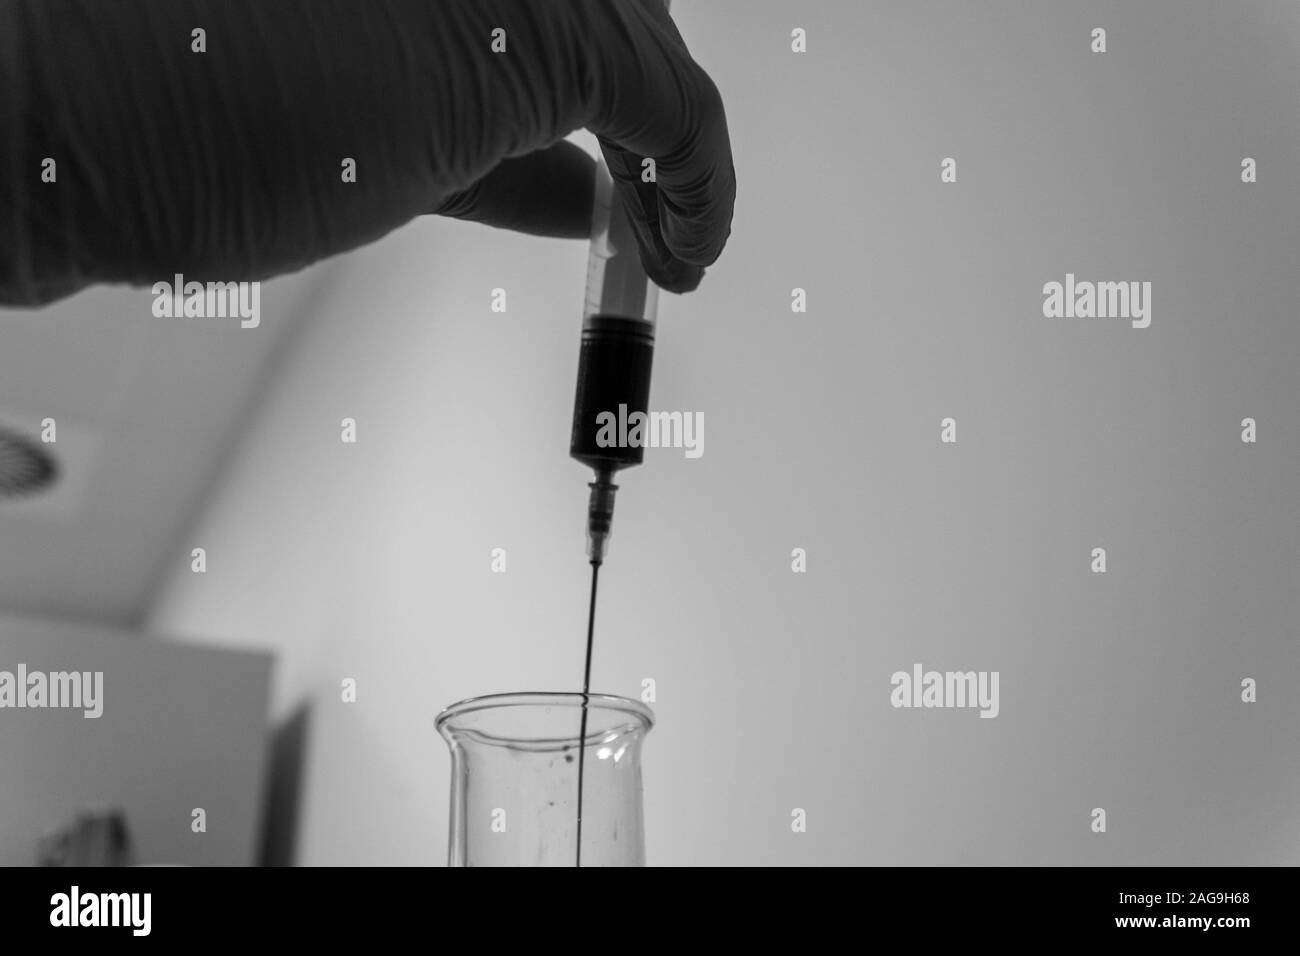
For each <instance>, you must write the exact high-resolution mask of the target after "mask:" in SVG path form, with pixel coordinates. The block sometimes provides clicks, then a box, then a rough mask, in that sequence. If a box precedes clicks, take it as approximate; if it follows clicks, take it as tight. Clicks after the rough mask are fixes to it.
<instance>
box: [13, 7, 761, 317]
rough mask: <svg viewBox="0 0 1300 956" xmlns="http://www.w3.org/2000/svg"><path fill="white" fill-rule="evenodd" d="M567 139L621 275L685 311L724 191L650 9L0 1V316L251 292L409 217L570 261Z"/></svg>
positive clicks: (718, 108)
mask: <svg viewBox="0 0 1300 956" xmlns="http://www.w3.org/2000/svg"><path fill="white" fill-rule="evenodd" d="M196 29H202V30H203V31H205V36H204V41H205V43H206V52H194V44H195V42H196V41H195V39H194V36H193V33H192V31H194V30H196ZM498 29H499V30H503V31H505V32H504V35H503V37H504V46H505V49H504V51H503V52H494V50H493V41H494V35H495V36H496V37H498V38H500V37H502V34H494V31H497V30H498ZM498 46H499V42H498ZM584 127H585V128H587V129H590V130H591V131H592V132H594V133H595V134H596V135H597V137H598V138H599V141H600V143H601V148H602V150H603V151H604V154H605V157H606V162H607V163H608V165H609V167H610V171H611V174H612V175H613V176H614V178H615V180H616V182H617V183H618V188H619V190H620V192H621V193H622V195H623V198H624V201H625V202H627V203H628V206H627V208H628V210H629V213H630V214H631V215H632V217H633V220H634V222H635V223H636V226H637V230H638V237H639V239H640V241H641V244H642V250H641V253H642V262H643V264H644V265H645V267H646V271H647V273H648V274H649V275H650V277H651V278H652V279H653V280H654V281H655V282H656V283H658V284H659V285H661V286H662V287H663V288H665V289H668V290H670V291H676V292H684V291H689V290H691V289H694V288H695V287H696V286H697V285H698V284H699V281H700V278H701V276H702V275H703V269H704V267H706V266H708V265H710V264H712V263H713V262H714V261H715V260H716V259H717V257H718V255H719V254H720V253H721V251H722V248H723V245H724V244H725V242H726V240H727V237H728V235H729V234H730V230H731V215H732V206H733V202H734V198H735V174H734V170H733V168H732V162H731V150H730V143H729V139H728V135H727V128H726V118H725V114H724V111H723V107H722V102H721V98H720V96H719V94H718V91H717V88H716V87H715V85H714V84H713V82H712V81H711V80H710V79H709V77H708V76H707V75H706V74H705V73H704V71H703V70H702V69H701V68H700V67H699V66H698V65H696V64H695V62H694V61H693V60H692V59H691V58H690V55H689V54H688V53H687V50H686V47H685V45H684V43H683V42H682V39H681V36H680V34H679V33H678V32H677V29H676V27H675V26H674V25H673V23H672V21H671V19H669V17H668V15H667V13H666V12H664V10H663V7H662V4H661V3H660V2H659V0H272V2H268V0H210V2H203V0H113V2H112V3H106V2H104V0H0V302H3V303H9V304H38V303H42V302H47V301H51V300H53V299H56V298H60V297H62V296H65V295H68V294H71V293H72V292H75V291H77V290H78V289H80V288H83V287H84V286H86V285H89V284H92V283H96V282H128V283H136V284H151V283H153V282H156V281H159V280H166V279H169V278H170V277H171V276H172V274H174V273H177V272H180V273H184V275H185V277H186V279H187V280H194V281H200V282H205V281H245V280H254V279H260V278H266V277H269V276H272V275H276V274H280V273H284V272H290V271H293V270H296V269H300V268H302V267H303V266H306V265H308V264H309V263H312V262H314V261H316V260H318V259H322V258H324V257H326V256H330V255H334V254H336V253H340V252H344V251H346V250H349V249H353V248H356V247H358V246H361V245H364V244H365V243H368V242H371V241H373V240H375V239H377V238H379V237H380V236H382V235H384V234H385V233H387V232H389V231H391V230H392V229H394V228H396V227H398V226H400V225H402V224H404V223H406V222H408V221H409V220H410V219H412V218H414V217H415V216H417V215H420V214H422V213H427V212H439V213H442V214H445V215H452V216H457V217H460V218H464V219H472V220H476V221H479V222H485V223H488V224H491V225H495V226H503V227H506V228H511V229H516V230H520V231H524V232H530V233H536V234H541V235H554V236H568V237H585V236H586V235H587V231H588V226H589V220H590V211H591V186H592V168H593V164H592V162H591V161H590V159H589V157H587V155H586V154H585V153H584V152H583V151H582V150H580V149H578V148H577V147H576V146H573V145H571V144H568V143H565V142H562V140H563V137H564V136H565V135H567V134H568V133H569V132H571V131H572V130H575V129H579V128H584ZM47 157H48V158H50V159H53V160H54V161H55V163H56V166H55V174H56V179H55V181H54V182H43V181H42V173H43V170H45V169H47V168H48V167H43V163H44V161H45V159H46V158H47ZM643 157H652V158H653V159H654V160H655V164H656V175H657V180H658V182H657V184H653V183H652V184H648V185H647V184H642V183H641V182H640V173H641V160H642V158H643ZM346 159H352V160H355V163H356V181H355V182H344V181H343V176H342V172H343V164H344V161H345V160H346Z"/></svg>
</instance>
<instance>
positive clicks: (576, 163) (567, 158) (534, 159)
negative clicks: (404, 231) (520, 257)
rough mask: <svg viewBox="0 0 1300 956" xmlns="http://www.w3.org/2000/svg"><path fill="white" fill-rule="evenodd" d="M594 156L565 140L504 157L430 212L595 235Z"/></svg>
mask: <svg viewBox="0 0 1300 956" xmlns="http://www.w3.org/2000/svg"><path fill="white" fill-rule="evenodd" d="M594 175H595V162H594V161H593V160H592V158H591V156H589V155H588V154H587V152H586V151H585V150H583V149H582V148H581V147H579V146H575V145H574V144H573V143H570V142H568V141H565V140H561V141H560V142H558V143H555V144H554V145H552V146H549V147H547V148H546V149H541V150H538V151H537V152H534V153H528V154H527V155H524V156H517V157H513V158H510V159H503V160H502V161H501V162H500V163H498V164H497V165H496V167H495V168H493V170H492V171H491V172H490V173H488V174H487V175H486V176H484V177H483V178H482V179H480V180H478V182H476V183H474V184H473V185H471V186H469V187H468V188H466V189H463V190H460V191H459V192H456V193H453V194H452V195H451V196H448V197H447V198H446V199H445V200H443V202H442V203H441V204H439V206H438V207H437V208H436V209H433V210H431V212H433V213H436V214H438V215H441V216H451V217H453V218H455V219H467V220H470V221H472V222H480V223H483V224H484V225H487V226H496V227H498V228H500V229H511V230H513V231H515V232H524V233H528V234H529V235H533V236H550V237H552V238H557V239H586V238H587V237H588V236H590V235H591V203H592V183H593V177H594Z"/></svg>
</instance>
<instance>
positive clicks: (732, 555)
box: [151, 0, 1300, 864]
mask: <svg viewBox="0 0 1300 956" xmlns="http://www.w3.org/2000/svg"><path fill="white" fill-rule="evenodd" d="M1171 9H1173V6H1172V5H1169V6H1162V5H1160V4H1153V5H1138V7H1134V6H1132V5H1127V4H1118V5H1109V6H1103V7H1097V8H1096V9H1090V10H1089V11H1088V14H1087V15H1086V16H1085V15H1083V13H1082V12H1080V13H1078V14H1076V13H1074V12H1072V10H1073V8H1071V7H1068V6H1067V5H1051V4H1044V5H1041V6H1037V7H1030V6H1027V5H1024V4H1000V5H999V4H994V5H991V6H990V5H981V6H980V8H979V10H978V11H976V10H975V8H973V7H971V6H970V5H968V4H962V3H950V4H903V3H893V4H874V5H872V4H859V3H849V2H840V3H825V4H820V3H819V4H815V5H812V4H810V5H805V6H796V7H790V6H789V5H786V4H777V3H768V4H757V3H751V2H744V3H742V2H739V0H732V2H722V0H709V2H708V3H703V2H701V3H686V2H683V3H681V4H678V5H677V10H676V11H675V12H676V13H677V16H678V19H679V22H680V24H681V26H682V31H683V33H684V34H685V35H686V36H687V37H688V38H690V42H691V45H692V49H693V51H694V52H695V54H696V55H697V56H698V57H699V58H700V59H701V60H702V62H704V63H705V64H706V65H708V66H709V67H710V68H711V70H712V72H713V73H714V75H715V77H716V78H717V80H718V82H719V85H720V87H721V88H722V91H723V94H724V97H725V99H726V101H727V104H728V110H729V116H730V120H731V125H732V131H733V139H734V143H735V147H736V154H737V170H738V175H739V189H740V192H739V207H738V210H737V217H736V223H735V231H734V235H733V239H732V242H731V245H730V247H729V249H728V251H727V253H726V255H725V257H724V259H723V261H722V262H721V263H720V264H719V266H718V267H717V268H716V269H714V270H712V271H711V274H710V275H709V276H708V277H706V279H705V282H704V285H703V287H702V289H701V290H700V291H699V292H698V293H696V294H694V295H692V296H690V297H687V298H682V299H675V298H673V297H671V296H666V297H664V300H663V302H662V305H661V316H660V343H659V347H658V354H657V357H656V369H655V381H654V389H653V393H652V398H651V401H652V405H653V406H654V407H655V408H660V409H669V410H672V409H680V410H697V411H702V412H704V414H705V418H706V432H705V454H704V456H703V458H701V459H699V460H697V461H687V460H684V459H683V458H682V457H681V456H680V455H679V454H674V453H671V452H663V453H658V454H655V453H651V454H650V455H649V461H648V462H647V464H646V465H645V466H644V467H642V468H641V469H640V470H638V471H637V472H635V473H632V474H629V475H628V476H627V478H626V480H625V481H624V482H623V490H622V491H621V492H620V498H619V504H618V513H617V517H616V524H615V535H614V541H613V551H612V555H611V558H610V561H609V563H608V565H607V568H606V571H605V573H604V575H602V577H603V582H602V588H601V609H600V627H599V632H598V645H597V648H596V660H595V678H594V685H595V689H597V690H600V691H606V692H611V693H622V694H628V695H635V694H636V693H637V692H638V690H639V687H640V682H641V680H642V678H645V677H652V678H654V679H655V680H656V681H657V685H658V702H657V703H656V705H655V709H656V711H657V713H658V715H659V721H660V723H659V726H658V727H657V728H656V729H655V730H654V732H653V733H652V734H651V736H650V738H649V741H648V743H647V747H646V770H645V780H646V788H647V833H648V841H649V849H648V856H649V860H650V862H651V863H656V864H678V863H705V862H727V863H737V864H759V863H804V862H823V863H861V862H866V863H895V864H906V863H984V864H1001V863H1066V862H1073V863H1121V864H1123V863H1162V864H1204V863H1296V862H1300V857H1297V855H1296V854H1297V851H1296V849H1295V848H1296V847H1297V846H1300V843H1298V842H1297V837H1300V758H1298V757H1297V752H1296V749H1295V747H1294V739H1293V737H1294V727H1295V726H1296V721H1297V718H1298V717H1300V701H1298V700H1297V698H1296V697H1295V696H1294V695H1292V694H1290V692H1289V688H1290V687H1292V686H1294V684H1295V681H1296V678H1297V677H1300V673H1297V671H1298V666H1297V661H1296V655H1295V654H1294V647H1293V642H1294V625H1295V621H1296V620H1297V619H1298V618H1300V598H1298V597H1297V591H1296V589H1295V588H1294V559H1295V547H1294V545H1295V536H1294V523H1293V522H1292V521H1291V520H1290V519H1289V518H1287V517H1286V516H1287V515H1291V514H1292V513H1293V511H1294V507H1293V505H1294V502H1293V500H1292V497H1291V495H1292V490H1293V478H1292V477H1290V476H1293V475H1294V473H1295V472H1296V470H1297V466H1298V465H1300V454H1298V452H1297V448H1300V429H1298V428H1297V425H1296V419H1295V415H1294V410H1295V409H1294V378H1293V375H1294V371H1293V370H1294V355H1295V354H1296V347H1297V345H1298V344H1300V340H1298V338H1297V336H1298V334H1300V333H1298V332H1297V324H1296V323H1295V322H1294V301H1293V296H1292V292H1291V290H1292V287H1293V283H1292V280H1293V272H1294V251H1295V231H1294V223H1295V222H1296V221H1300V219H1298V218H1297V215H1296V214H1297V213H1298V212H1300V208H1297V206H1298V205H1300V199H1297V197H1298V196H1300V193H1297V191H1296V190H1295V189H1294V186H1293V183H1292V182H1291V179H1290V177H1289V174H1285V173H1282V172H1281V170H1284V169H1294V168H1300V167H1298V166H1297V164H1300V134H1298V133H1297V130H1296V128H1295V124H1294V123H1293V122H1288V121H1285V120H1284V119H1283V118H1290V119H1293V117H1294V105H1295V93H1294V84H1293V83H1292V82H1291V81H1292V80H1293V78H1294V49H1295V47H1296V45H1297V42H1300V29H1298V28H1297V24H1296V19H1295V17H1294V16H1292V15H1291V13H1289V12H1288V9H1289V8H1288V6H1287V5H1283V4H1278V5H1261V6H1259V7H1258V8H1254V7H1253V8H1252V10H1253V12H1252V13H1251V14H1250V15H1249V16H1246V15H1238V14H1237V13H1234V12H1232V11H1231V10H1226V9H1225V8H1222V7H1220V6H1217V5H1213V4H1206V5H1197V6H1196V8H1195V11H1194V15H1191V14H1188V15H1183V14H1181V13H1180V15H1179V16H1178V17H1172V18H1171V17H1170V16H1169V12H1170V10H1171ZM1178 9H1179V10H1180V11H1185V10H1186V9H1187V8H1186V6H1185V5H1178ZM1097 16H1104V17H1105V19H1106V25H1107V26H1108V28H1109V30H1110V38H1111V40H1110V42H1111V45H1112V50H1113V52H1112V53H1111V54H1107V57H1109V59H1102V58H1096V59H1090V58H1089V57H1090V56H1092V55H1091V54H1089V53H1088V48H1087V38H1088V35H1089V30H1090V29H1091V27H1092V26H1094V25H1095V24H1094V23H1093V22H1092V21H1093V19H1095V17H1097ZM795 25H803V26H805V27H807V28H808V29H809V36H810V51H809V54H807V55H806V56H805V57H803V58H796V57H794V56H793V55H792V54H791V53H790V52H789V50H788V36H789V31H790V29H791V28H792V26H795ZM1279 78H1280V79H1279ZM1251 154H1262V155H1265V156H1267V157H1268V159H1267V165H1265V164H1264V162H1261V169H1268V168H1271V169H1272V170H1276V171H1278V172H1277V173H1276V175H1275V176H1269V177H1268V178H1267V179H1265V180H1262V181H1261V182H1260V183H1258V184H1255V185H1252V186H1249V187H1245V186H1242V185H1241V184H1240V183H1239V182H1238V181H1237V178H1236V171H1237V168H1238V162H1239V159H1240V157H1241V156H1242V155H1251ZM945 156H956V157H957V158H958V160H959V181H958V184H957V185H956V186H952V187H943V186H941V185H940V184H939V178H938V173H939V162H940V160H941V159H942V158H943V157H945ZM585 255H586V249H585V247H584V245H583V244H582V243H567V244H566V243H559V242H544V241H540V240H537V239H530V238H523V237H517V236H510V235H506V234H502V233H498V232H493V231H490V230H487V229H484V228H481V227H477V226H472V225H466V224H460V223H453V222H446V221H436V220H429V221H423V222H419V223H416V224H413V225H412V226H410V227H409V228H407V229H404V230H402V231H401V232H399V233H398V234H396V235H393V236H391V237H389V238H388V239H387V240H385V241H383V242H381V243H379V244H377V245H375V246H372V247H370V248H368V249H366V250H363V251H361V252H359V253H358V254H356V255H353V256H350V257H348V258H346V259H344V260H341V261H338V262H335V263H331V264H328V265H327V266H326V267H324V269H322V270H321V272H322V276H323V279H324V281H328V282H330V283H332V295H330V296H328V297H327V299H328V302H327V305H326V306H325V307H324V308H323V309H322V311H321V313H320V314H319V315H317V316H315V317H314V319H313V320H312V321H311V322H309V323H308V328H307V329H306V330H305V331H304V333H303V335H302V338H301V340H300V341H299V342H298V348H297V350H296V352H295V354H294V355H293V356H292V358H291V360H290V361H289V362H288V364H287V365H286V366H285V367H284V368H283V369H282V371H281V374H280V375H279V377H278V380H277V382H276V383H275V385H274V387H273V388H272V389H271V391H270V392H269V393H268V395H267V397H266V403H265V407H264V409H263V411H262V414H261V417H260V419H259V421H258V422H257V425H256V427H254V428H253V429H252V430H251V431H250V432H249V434H248V435H247V438H246V440H245V442H244V443H243V445H242V446H241V448H240V449H239V452H238V454H237V455H236V456H235V458H234V460H233V461H232V463H231V468H230V472H229V474H228V476H227V477H226V479H225V480H224V481H223V482H222V483H221V486H220V488H219V491H218V492H217V494H216V495H215V497H214V499H213V501H212V502H211V505H210V507H209V508H208V510H207V512H206V515H205V516H204V517H203V519H202V520H201V521H200V522H198V524H197V525H196V527H195V528H194V530H193V533H192V534H191V535H189V536H188V537H187V538H186V539H185V540H184V541H181V542H178V543H177V548H176V553H175V559H174V564H173V566H172V567H173V573H172V576H171V578H170V581H169V582H168V584H167V586H166V587H165V588H164V589H163V591H162V592H161V594H160V597H159V600H158V603H157V606H156V608H155V612H154V613H153V615H152V619H151V622H152V625H153V626H154V627H156V628H158V629H159V630H162V631H167V632H175V633H179V634H182V635H188V636H194V637H201V636H219V637H221V638H224V639H229V640H237V641H240V642H246V643H248V644H250V645H254V646H267V647H271V648H274V649H275V650H276V651H277V652H278V653H279V654H280V662H281V666H280V669H279V673H278V683H277V686H276V700H277V712H278V713H279V714H281V715H283V714H285V713H287V712H288V711H289V710H290V709H291V708H292V707H294V706H296V705H297V704H298V703H300V702H302V701H303V700H314V701H315V702H316V711H315V713H314V715H313V723H312V745H311V750H310V754H309V759H308V777H307V783H306V790H307V802H306V805H305V811H304V817H303V821H302V832H301V834H300V836H301V842H300V847H301V851H302V853H301V857H302V861H303V862H306V863H381V862H386V863H437V862H440V861H441V860H443V859H444V854H445V827H446V790H447V779H446V771H447V759H446V757H445V754H444V753H443V749H444V748H443V744H442V742H441V741H440V740H439V738H438V737H437V736H436V735H435V733H434V731H433V727H432V720H433V717H434V715H435V714H436V713H437V711H438V710H439V708H440V707H442V706H443V705H445V704H447V703H449V702H451V701H454V700H456V699H459V698H461V697H465V696H469V695H475V694H481V693H489V692H495V691H511V690H528V689H565V688H567V689H575V688H576V686H577V685H578V683H579V680H580V676H581V665H582V656H581V654H582V641H583V628H584V623H585V620H584V614H585V602H586V597H587V567H586V565H585V563H584V559H583V553H582V548H583V541H582V517H583V506H584V503H585V495H586V489H585V486H584V483H585V481H586V480H587V476H586V475H585V474H584V473H583V472H582V471H581V469H580V468H579V467H578V466H576V465H575V464H573V463H571V462H570V461H569V460H568V458H567V454H566V452H567V440H568V428H569V415H570V411H571V403H572V398H573V395H572V389H573V379H574V371H575V366H576V358H577V344H578V338H577V336H578V325H579V309H580V306H581V300H582V287H581V283H582V277H583V274H584V268H585ZM1067 271H1073V272H1076V273H1078V274H1080V276H1085V275H1087V276H1091V277H1094V278H1098V279H1116V280H1128V279H1146V280H1151V281H1153V282H1154V284H1155V293H1154V307H1155V310H1156V311H1155V316H1154V321H1153V325H1152V328H1151V329H1148V330H1145V331H1137V330H1132V329H1129V328H1124V327H1122V326H1119V325H1115V324H1106V323H1101V322H1098V323H1091V324H1089V323H1087V322H1079V323H1074V324H1062V323H1054V322H1051V321H1049V320H1047V319H1044V318H1043V315H1042V311H1041V307H1042V293H1041V289H1042V285H1043V284H1044V283H1045V282H1048V281H1051V280H1054V279H1055V280H1060V279H1062V278H1063V276H1064V274H1065V273H1066V272H1067ZM795 286H801V287H804V288H806V289H807V290H808V297H809V303H810V311H809V312H808V314H806V315H792V314H791V312H790V309H789V302H790V290H791V289H792V288H793V287H795ZM494 287H503V288H505V289H506V290H507V291H508V295H509V312H508V313H507V314H505V315H496V314H493V313H491V312H490V311H489V298H490V293H491V290H492V289H493V288H494ZM949 415H952V416H955V417H956V418H957V419H958V422H959V444H958V445H957V446H955V447H949V446H943V445H941V444H940V443H939V441H938V437H939V420H940V419H941V418H942V417H945V416H949ZM1245 415H1253V416H1255V417H1257V418H1258V420H1259V421H1260V422H1266V423H1267V425H1266V426H1265V427H1266V429H1267V431H1266V435H1267V440H1265V441H1262V442H1261V443H1260V444H1258V445H1257V446H1253V447H1247V446H1243V445H1242V444H1241V443H1240V441H1239V440H1238V434H1237V433H1238V430H1239V428H1238V425H1237V422H1239V420H1240V419H1241V418H1242V417H1243V416H1245ZM345 416H351V417H354V418H356V420H357V421H358V423H359V430H360V431H359V434H360V440H359V442H358V443H357V444H356V445H345V444H342V443H341V442H340V440H339V422H340V419H342V418H344V417H345ZM1099 544H1100V545H1104V546H1106V547H1107V548H1108V549H1109V552H1110V570H1109V571H1108V573H1107V575H1105V576H1100V575H1093V574H1091V573H1089V570H1088V564H1089V562H1088V559H1089V552H1090V550H1091V548H1092V547H1094V546H1097V545H1099ZM196 546H202V547H205V548H206V549H207V552H208V571H207V573H206V574H204V575H195V574H192V573H191V572H190V570H189V551H190V548H192V547H196ZM495 547H504V548H506V549H507V551H508V562H509V570H508V572H507V573H506V574H503V575H496V574H492V573H490V570H489V555H490V552H491V549H493V548H495ZM793 547H803V548H806V549H807V550H808V555H809V558H808V573H807V574H806V575H795V574H792V573H791V572H790V567H789V562H790V551H791V549H792V548H793ZM914 662H922V663H924V664H925V665H926V666H927V667H934V668H937V669H941V670H958V669H960V670H968V669H973V670H998V671H1000V674H1001V694H1002V700H1001V714H1000V716H999V717H998V718H997V719H995V720H981V719H978V718H976V717H975V714H974V713H972V712H952V711H947V712H945V711H925V712H918V711H912V710H895V709H893V708H891V706H890V704H889V693H890V684H889V680H890V676H891V674H892V673H893V672H895V671H897V670H908V669H910V667H911V665H912V664H913V663H914ZM1245 676H1254V677H1256V678H1257V679H1259V680H1260V681H1261V684H1260V687H1261V696H1260V700H1259V702H1258V703H1257V704H1254V705H1246V704H1243V703H1242V702H1241V701H1240V700H1239V696H1238V695H1239V681H1240V679H1241V678H1242V677H1245ZM347 677H352V678H355V679H356V680H357V681H358V683H359V689H360V690H359V693H360V697H359V701H358V703H356V704H355V705H347V704H344V703H342V702H341V701H340V700H339V691H338V688H339V684H340V681H341V680H343V679H344V678H347ZM1098 806H1100V807H1105V808H1106V809H1107V811H1108V814H1109V830H1108V833H1107V834H1106V835H1105V836H1104V837H1102V836H1097V835H1094V834H1092V833H1091V832H1090V830H1089V822H1090V817H1089V811H1090V810H1091V809H1092V808H1093V807H1098ZM795 807H801V808H804V809H805V810H806V811H807V814H808V820H809V823H808V832H807V833H806V834H794V833H791V831H790V826H789V821H790V812H791V809H792V808H795Z"/></svg>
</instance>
